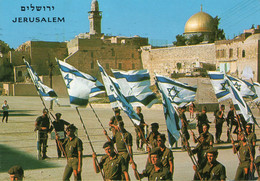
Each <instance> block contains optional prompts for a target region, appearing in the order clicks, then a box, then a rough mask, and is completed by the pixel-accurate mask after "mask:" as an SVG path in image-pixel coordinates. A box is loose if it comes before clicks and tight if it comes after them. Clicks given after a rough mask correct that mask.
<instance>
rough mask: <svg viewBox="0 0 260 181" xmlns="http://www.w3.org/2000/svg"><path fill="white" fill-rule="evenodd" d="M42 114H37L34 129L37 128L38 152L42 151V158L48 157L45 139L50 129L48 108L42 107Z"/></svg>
mask: <svg viewBox="0 0 260 181" xmlns="http://www.w3.org/2000/svg"><path fill="white" fill-rule="evenodd" d="M42 113H43V114H42V116H39V117H38V118H37V119H36V121H35V130H38V137H39V139H40V140H39V145H38V146H39V148H38V149H39V152H42V159H43V160H44V159H45V158H48V157H47V155H46V152H47V140H48V133H49V131H50V121H49V118H48V109H46V108H44V109H43V111H42Z"/></svg>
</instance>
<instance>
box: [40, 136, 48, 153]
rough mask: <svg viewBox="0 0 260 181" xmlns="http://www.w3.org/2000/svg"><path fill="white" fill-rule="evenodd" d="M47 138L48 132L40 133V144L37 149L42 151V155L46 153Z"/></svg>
mask: <svg viewBox="0 0 260 181" xmlns="http://www.w3.org/2000/svg"><path fill="white" fill-rule="evenodd" d="M47 140H48V134H47V133H40V145H39V147H40V148H39V149H40V152H42V156H44V155H46V152H47Z"/></svg>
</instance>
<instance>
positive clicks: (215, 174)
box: [193, 148, 226, 180]
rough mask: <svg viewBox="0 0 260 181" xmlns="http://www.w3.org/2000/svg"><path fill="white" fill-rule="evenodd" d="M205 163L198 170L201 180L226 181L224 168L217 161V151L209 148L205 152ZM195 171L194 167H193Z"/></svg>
mask: <svg viewBox="0 0 260 181" xmlns="http://www.w3.org/2000/svg"><path fill="white" fill-rule="evenodd" d="M206 156H207V163H206V165H205V166H203V167H202V168H201V169H199V170H198V173H199V174H200V176H201V178H202V180H226V168H225V167H224V165H222V164H221V163H219V162H218V161H217V157H218V150H217V149H216V148H210V149H209V150H207V155H206ZM193 168H194V170H195V171H196V169H197V168H196V166H193Z"/></svg>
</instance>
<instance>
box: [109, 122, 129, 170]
mask: <svg viewBox="0 0 260 181" xmlns="http://www.w3.org/2000/svg"><path fill="white" fill-rule="evenodd" d="M119 128H120V131H117V132H116V133H115V136H114V137H113V138H112V139H111V138H109V136H108V135H107V132H106V131H105V130H104V134H105V135H106V136H107V138H108V141H110V140H111V141H112V142H113V143H115V144H116V148H117V151H118V154H119V155H121V156H122V157H123V158H124V163H125V167H126V171H127V172H128V165H129V162H130V155H131V158H132V157H133V151H132V145H133V138H132V135H131V133H129V132H128V131H126V129H125V128H124V122H122V121H120V122H119ZM129 154H130V155H129Z"/></svg>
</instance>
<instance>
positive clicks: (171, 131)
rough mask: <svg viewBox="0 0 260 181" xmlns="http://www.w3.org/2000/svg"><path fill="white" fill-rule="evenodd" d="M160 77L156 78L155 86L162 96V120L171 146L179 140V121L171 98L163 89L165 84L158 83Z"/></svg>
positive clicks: (165, 89)
mask: <svg viewBox="0 0 260 181" xmlns="http://www.w3.org/2000/svg"><path fill="white" fill-rule="evenodd" d="M158 78H161V76H156V86H157V88H158V90H159V91H160V93H161V95H162V102H163V110H164V118H165V121H166V125H167V132H168V140H169V143H170V145H171V146H173V144H174V143H175V142H176V141H177V140H178V139H179V138H180V132H179V130H180V128H181V121H180V119H179V116H178V114H177V113H176V111H175V109H174V105H175V104H174V105H173V104H172V98H171V96H170V94H169V92H168V91H167V88H165V83H163V82H160V81H158Z"/></svg>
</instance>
